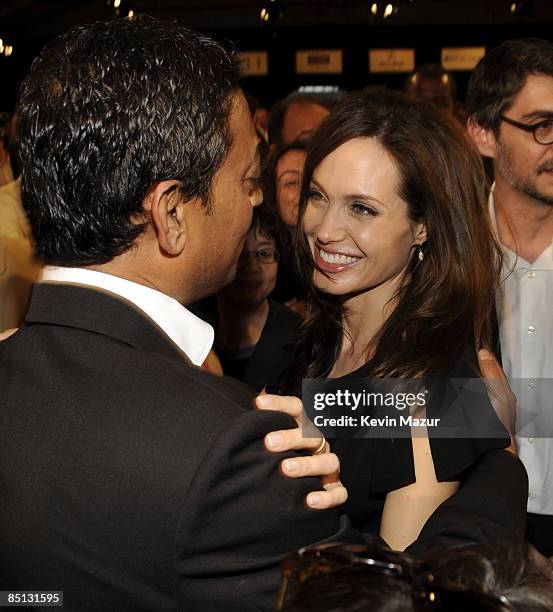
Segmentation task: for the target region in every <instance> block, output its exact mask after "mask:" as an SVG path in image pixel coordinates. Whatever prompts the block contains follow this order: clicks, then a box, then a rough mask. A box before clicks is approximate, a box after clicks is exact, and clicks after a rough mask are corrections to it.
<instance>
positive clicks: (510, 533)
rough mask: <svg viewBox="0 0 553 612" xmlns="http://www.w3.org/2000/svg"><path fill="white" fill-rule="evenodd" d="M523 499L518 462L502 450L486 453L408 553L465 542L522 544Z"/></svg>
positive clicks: (524, 490) (523, 475) (523, 485)
mask: <svg viewBox="0 0 553 612" xmlns="http://www.w3.org/2000/svg"><path fill="white" fill-rule="evenodd" d="M527 498H528V476H527V474H526V470H525V468H524V466H523V464H522V462H521V461H520V459H519V458H518V457H515V456H514V455H513V454H512V453H510V452H508V451H505V450H496V449H494V450H489V451H487V452H486V453H484V454H483V455H481V456H480V457H479V459H478V460H477V462H476V463H475V464H474V465H473V466H472V468H471V469H470V470H469V472H468V473H467V474H466V477H465V478H464V480H463V482H462V483H461V486H460V488H459V490H458V491H457V493H455V495H452V496H451V497H450V498H449V499H448V500H446V501H445V502H444V503H443V504H441V505H440V506H439V507H438V508H437V509H436V510H435V511H434V513H433V514H432V516H431V517H430V518H429V519H428V521H427V522H426V524H425V525H424V527H423V529H422V531H421V533H420V535H419V537H418V538H417V540H416V542H415V543H414V544H412V545H411V546H410V547H409V548H408V549H407V550H408V551H409V552H411V553H415V554H416V553H421V552H424V551H426V550H429V549H431V548H437V547H443V546H455V545H459V544H468V543H478V544H495V543H497V542H508V543H509V542H512V543H522V541H523V539H524V531H525V527H526V503H527Z"/></svg>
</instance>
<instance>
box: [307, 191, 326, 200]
mask: <svg viewBox="0 0 553 612" xmlns="http://www.w3.org/2000/svg"><path fill="white" fill-rule="evenodd" d="M308 197H309V199H310V200H315V201H318V200H322V199H323V194H322V193H321V192H320V191H317V190H316V189H310V190H309V194H308Z"/></svg>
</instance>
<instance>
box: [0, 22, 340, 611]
mask: <svg viewBox="0 0 553 612" xmlns="http://www.w3.org/2000/svg"><path fill="white" fill-rule="evenodd" d="M238 77H239V73H238V69H237V64H236V63H235V61H234V60H233V59H232V57H231V56H229V55H228V54H227V52H226V51H225V50H224V49H223V48H222V47H221V46H220V45H218V44H217V43H215V42H214V41H212V40H210V39H208V38H205V37H203V36H201V35H200V34H197V33H195V32H191V31H189V30H186V29H185V28H183V27H182V26H180V25H179V24H177V23H173V22H160V21H156V20H154V19H151V18H146V17H144V18H137V19H134V20H126V19H122V20H116V21H113V22H108V23H96V24H92V25H88V26H82V27H78V28H76V29H74V30H72V31H70V32H69V33H67V34H66V35H64V36H63V37H62V38H60V39H59V40H57V41H55V42H54V43H53V44H51V45H49V46H48V48H47V49H45V50H44V51H43V53H42V54H41V55H40V57H39V58H38V59H37V60H36V62H35V63H34V64H33V68H32V69H31V74H30V75H29V77H28V78H27V79H26V81H25V82H24V84H23V88H22V93H21V101H20V105H19V112H20V136H21V161H22V191H23V200H24V204H25V208H26V210H27V213H28V215H29V218H30V221H31V225H32V229H33V233H34V237H35V240H36V247H37V251H38V253H39V254H40V256H41V257H42V258H43V259H44V261H45V263H46V264H47V267H46V269H45V272H44V281H45V282H42V283H39V284H38V285H36V286H35V287H34V290H33V296H32V300H31V305H30V308H29V312H28V315H27V317H26V321H25V324H24V325H23V326H22V327H21V329H20V330H19V332H18V333H16V334H15V335H13V336H12V337H11V338H9V339H8V340H6V341H4V342H3V343H1V344H0V362H1V363H2V368H0V388H1V389H2V398H1V399H0V414H1V415H2V417H1V418H2V427H1V434H0V435H1V441H0V482H1V483H2V498H3V500H2V504H0V582H1V587H2V588H4V589H6V588H9V589H14V588H19V589H45V590H52V589H56V590H64V591H65V600H64V605H65V606H66V607H67V608H68V609H73V610H77V609H79V610H82V609H97V610H100V609H102V610H117V611H119V612H120V611H123V610H132V611H134V612H136V611H138V610H161V609H173V610H174V609H180V610H202V611H205V610H222V609H228V610H253V609H270V608H272V607H273V603H274V597H275V594H276V589H277V586H278V580H279V568H278V561H279V559H280V557H281V556H282V555H283V554H284V553H286V552H288V551H290V550H293V549H295V548H297V547H298V546H301V545H304V544H306V543H311V542H314V541H317V540H321V539H324V538H327V537H329V536H331V535H335V534H336V533H337V532H338V531H339V528H340V524H341V523H340V522H339V517H338V515H337V513H335V512H334V511H320V512H315V511H314V510H312V509H308V508H307V507H306V506H305V505H304V499H305V496H306V495H307V493H308V492H309V491H313V490H314V489H319V488H320V483H319V482H318V481H315V480H314V479H313V478H304V479H298V480H295V479H294V480H292V479H286V478H284V477H283V476H282V475H281V474H280V473H279V464H280V460H281V459H282V457H280V456H279V455H278V454H275V455H272V454H270V453H268V452H267V451H266V449H265V448H264V445H263V437H264V436H265V434H267V433H268V432H271V431H275V430H276V431H278V430H283V429H287V428H290V427H292V426H294V425H295V422H294V421H293V420H292V419H290V417H289V416H287V415H284V414H282V413H277V412H274V411H271V412H262V411H253V410H249V408H250V406H251V403H252V399H253V392H249V391H248V390H247V389H246V387H243V386H241V385H239V384H237V383H236V382H233V381H232V380H231V379H223V378H219V377H215V376H212V375H210V374H208V373H205V372H203V371H202V370H201V369H200V368H198V367H196V366H198V365H200V364H201V363H202V362H203V360H204V358H205V357H206V355H207V353H208V351H209V350H210V347H211V344H212V340H213V330H212V328H211V327H210V326H209V325H207V324H206V323H204V322H203V321H201V320H199V319H197V318H196V317H194V316H193V315H192V314H191V313H190V312H189V311H188V310H187V309H186V308H184V307H183V306H181V304H182V303H184V304H188V303H190V302H192V301H194V300H197V299H199V298H202V297H205V296H206V295H209V294H211V293H214V292H215V291H216V290H217V289H219V288H220V287H221V286H223V285H224V284H226V283H228V282H229V281H231V280H232V278H233V276H234V274H235V269H236V265H237V261H238V256H239V254H240V253H241V250H242V244H243V241H244V237H245V235H246V233H247V231H248V229H249V227H250V221H251V216H252V206H255V205H257V204H258V203H259V202H260V200H261V198H262V194H261V192H260V189H259V186H258V181H259V172H260V170H259V159H258V154H257V152H256V151H257V143H258V137H257V136H256V134H255V131H254V129H253V124H252V121H251V116H250V114H249V110H248V107H247V104H246V101H245V99H244V97H243V95H242V93H241V92H240V90H239V89H238ZM312 444H313V446H314V447H316V446H317V445H319V446H320V439H319V440H313V441H312ZM285 456H286V455H285ZM288 456H296V454H295V453H288ZM301 460H302V459H300V461H301ZM296 463H297V462H296ZM327 493H330V492H327ZM321 494H323V495H325V492H321Z"/></svg>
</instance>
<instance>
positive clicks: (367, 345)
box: [330, 274, 404, 378]
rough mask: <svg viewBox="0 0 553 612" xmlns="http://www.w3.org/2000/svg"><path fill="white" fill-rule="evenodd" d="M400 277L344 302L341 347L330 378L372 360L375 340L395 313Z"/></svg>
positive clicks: (346, 372)
mask: <svg viewBox="0 0 553 612" xmlns="http://www.w3.org/2000/svg"><path fill="white" fill-rule="evenodd" d="M403 277H404V275H403V274H401V275H399V276H397V277H394V278H393V279H390V280H389V281H387V282H386V283H383V284H381V285H379V286H378V287H375V288H374V289H371V290H370V291H365V292H363V293H360V294H357V295H355V296H352V297H349V298H347V299H346V300H345V301H344V303H343V311H344V316H343V328H344V334H343V338H342V347H341V350H340V354H339V356H338V359H337V360H336V362H335V364H334V366H333V368H332V371H331V373H330V377H331V378H337V377H339V376H345V375H346V374H350V373H351V372H353V371H355V370H357V369H358V368H360V367H361V366H362V365H364V364H365V363H366V362H367V361H368V360H369V359H370V358H371V356H372V354H373V353H374V349H375V346H374V339H375V337H376V335H377V334H378V332H379V331H380V330H381V329H382V326H383V325H384V324H385V323H386V321H387V319H388V317H389V316H390V315H391V314H392V312H393V311H394V308H395V305H396V304H395V295H396V293H397V290H398V288H399V285H400V282H401V279H402V278H403Z"/></svg>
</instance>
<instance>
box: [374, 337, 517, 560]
mask: <svg viewBox="0 0 553 612" xmlns="http://www.w3.org/2000/svg"><path fill="white" fill-rule="evenodd" d="M478 361H479V367H480V371H481V373H482V377H483V379H484V382H485V383H486V387H487V390H488V395H489V397H490V402H491V403H492V405H493V407H494V410H495V411H496V414H497V416H498V417H499V419H500V420H501V422H502V423H503V425H504V426H505V428H506V429H507V431H508V432H509V435H510V437H511V444H510V446H509V447H508V449H507V450H509V451H511V452H512V453H513V454H515V455H516V454H517V451H516V441H515V426H516V397H515V396H514V394H513V392H512V391H511V388H510V387H509V383H508V382H507V378H506V377H505V374H504V372H503V370H502V369H501V366H500V365H499V363H498V362H497V361H496V359H495V358H494V356H493V354H492V353H490V351H487V350H485V349H482V350H480V351H479V352H478ZM412 445H413V460H414V465H415V477H416V482H414V483H413V484H410V485H407V486H406V487H402V488H401V489H397V490H395V491H390V493H388V495H387V496H386V501H385V503H384V511H383V514H382V522H381V526H380V535H381V536H382V538H384V540H386V542H387V543H388V544H389V545H390V546H391V547H392V548H394V549H397V550H405V548H406V547H407V546H409V545H410V544H412V543H413V542H414V541H415V540H416V539H417V537H418V535H419V533H420V531H421V530H422V528H423V526H424V524H425V523H426V521H427V520H428V519H429V518H430V515H431V514H432V513H433V512H434V511H435V510H436V509H437V508H438V506H439V505H440V504H441V503H442V502H444V501H445V500H446V499H448V498H449V497H451V496H452V495H453V494H454V493H455V492H456V491H457V489H458V488H459V482H438V481H437V479H436V473H435V470H434V463H433V460H432V454H431V451H430V443H429V441H428V434H427V432H426V430H425V429H424V428H420V427H419V428H413V429H412Z"/></svg>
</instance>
